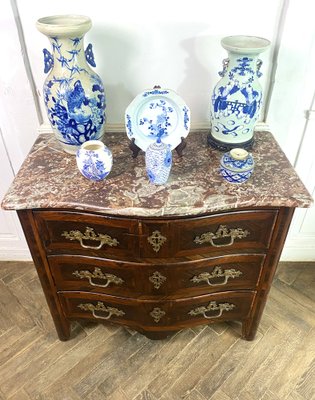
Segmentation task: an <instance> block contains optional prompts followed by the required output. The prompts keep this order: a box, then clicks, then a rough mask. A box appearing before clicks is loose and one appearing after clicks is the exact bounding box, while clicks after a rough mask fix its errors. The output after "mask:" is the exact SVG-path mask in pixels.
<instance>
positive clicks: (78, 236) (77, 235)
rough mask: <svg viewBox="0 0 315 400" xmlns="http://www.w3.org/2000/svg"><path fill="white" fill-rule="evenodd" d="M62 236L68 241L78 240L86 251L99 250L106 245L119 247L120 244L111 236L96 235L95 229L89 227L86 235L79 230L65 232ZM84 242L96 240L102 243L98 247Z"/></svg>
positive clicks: (86, 229)
mask: <svg viewBox="0 0 315 400" xmlns="http://www.w3.org/2000/svg"><path fill="white" fill-rule="evenodd" d="M61 236H64V237H65V238H66V239H69V240H78V241H79V242H80V245H81V246H82V247H83V248H84V249H93V250H99V249H101V248H102V246H103V245H104V244H106V245H108V246H110V247H113V246H117V245H118V244H119V242H118V240H117V239H113V238H112V237H111V236H109V235H107V234H103V233H99V234H96V233H95V232H94V229H93V228H90V227H88V226H87V227H86V228H85V232H84V233H82V232H80V231H78V230H75V231H70V232H67V231H64V232H63V233H62V234H61ZM83 240H94V241H96V242H100V244H99V245H98V246H88V245H86V244H84V243H83Z"/></svg>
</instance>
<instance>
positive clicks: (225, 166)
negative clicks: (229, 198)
mask: <svg viewBox="0 0 315 400" xmlns="http://www.w3.org/2000/svg"><path fill="white" fill-rule="evenodd" d="M253 171H254V159H253V156H252V155H251V154H250V153H248V151H246V150H245V149H242V148H234V149H232V150H230V151H229V152H227V153H225V154H224V155H223V156H222V158H221V161H220V172H221V175H222V176H223V178H224V179H225V180H226V181H228V182H230V183H243V182H245V181H247V180H248V179H249V178H250V177H251V175H252V173H253Z"/></svg>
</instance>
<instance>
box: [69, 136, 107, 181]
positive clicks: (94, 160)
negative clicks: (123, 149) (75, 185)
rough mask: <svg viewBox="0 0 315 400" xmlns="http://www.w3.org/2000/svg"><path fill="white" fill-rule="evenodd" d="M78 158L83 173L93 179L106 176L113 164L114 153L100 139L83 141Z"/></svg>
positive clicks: (100, 178)
mask: <svg viewBox="0 0 315 400" xmlns="http://www.w3.org/2000/svg"><path fill="white" fill-rule="evenodd" d="M76 160H77V166H78V168H79V171H80V172H81V174H82V175H83V176H85V178H87V179H90V180H92V181H101V180H102V179H104V178H106V176H107V175H108V174H109V173H110V171H111V169H112V166H113V155H112V153H111V151H110V150H109V149H108V148H107V147H106V146H105V144H104V143H103V142H101V141H100V140H90V141H88V142H85V143H83V144H82V145H81V147H80V149H79V150H78V151H77V155H76Z"/></svg>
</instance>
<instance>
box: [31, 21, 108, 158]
mask: <svg viewBox="0 0 315 400" xmlns="http://www.w3.org/2000/svg"><path fill="white" fill-rule="evenodd" d="M36 26H37V29H38V30H39V31H40V32H41V33H43V34H44V35H46V36H47V37H48V38H49V41H50V43H51V46H52V53H50V52H49V51H48V50H47V49H44V50H43V53H44V72H45V73H49V74H48V76H47V78H46V80H45V83H44V89H43V92H44V101H45V105H46V109H47V114H48V118H49V121H50V123H51V126H52V129H53V131H54V133H55V135H56V137H57V139H58V141H59V142H60V144H61V146H62V148H63V149H64V150H65V151H66V152H67V153H70V154H75V153H76V151H77V149H78V148H79V147H80V146H81V144H82V143H84V142H86V141H87V140H98V139H101V138H102V136H103V133H104V124H105V93H104V87H103V84H102V81H101V79H100V77H99V76H98V75H97V74H96V73H95V72H94V71H93V70H92V69H91V68H90V66H89V65H91V66H92V67H95V66H96V65H95V60H94V55H93V52H92V45H91V44H89V45H88V46H87V48H86V50H84V44H83V40H84V35H85V33H86V32H88V31H89V30H90V28H91V26H92V22H91V20H90V18H88V17H85V16H80V15H56V16H51V17H45V18H40V19H39V20H38V21H37V23H36Z"/></svg>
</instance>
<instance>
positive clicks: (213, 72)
mask: <svg viewBox="0 0 315 400" xmlns="http://www.w3.org/2000/svg"><path fill="white" fill-rule="evenodd" d="M220 40H221V37H217V36H198V37H192V38H189V39H186V40H183V41H182V42H181V47H182V48H183V49H184V50H185V52H186V55H187V56H186V58H185V78H184V80H183V81H182V82H181V84H180V85H179V87H178V92H180V93H181V94H182V96H183V97H184V98H185V99H187V102H189V103H190V107H191V113H192V124H195V126H198V127H199V126H202V127H207V125H209V119H210V116H209V113H210V101H211V93H212V90H213V88H214V86H215V85H216V84H217V82H218V80H219V79H220V77H219V75H218V74H217V73H218V72H219V71H220V70H221V68H220V65H221V60H220V59H217V57H216V58H215V59H213V57H212V54H218V53H220V52H221V48H220ZM223 58H224V54H223V52H222V59H223Z"/></svg>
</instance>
